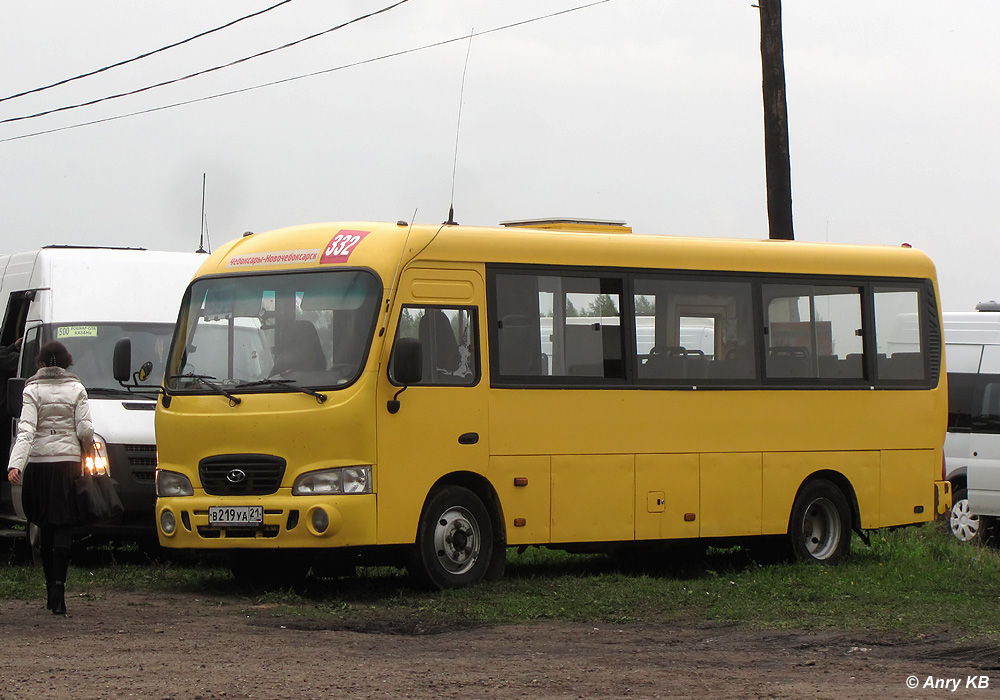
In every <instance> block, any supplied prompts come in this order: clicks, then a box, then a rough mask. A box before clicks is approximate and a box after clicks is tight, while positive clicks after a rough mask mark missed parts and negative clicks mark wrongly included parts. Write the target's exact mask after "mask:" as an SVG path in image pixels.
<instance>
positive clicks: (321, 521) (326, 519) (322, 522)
mask: <svg viewBox="0 0 1000 700" xmlns="http://www.w3.org/2000/svg"><path fill="white" fill-rule="evenodd" d="M312 526H313V529H314V530H316V532H318V533H320V534H322V533H324V532H326V529H327V528H328V527H330V516H329V515H327V514H326V511H325V510H323V509H322V508H315V509H314V510H313V512H312Z"/></svg>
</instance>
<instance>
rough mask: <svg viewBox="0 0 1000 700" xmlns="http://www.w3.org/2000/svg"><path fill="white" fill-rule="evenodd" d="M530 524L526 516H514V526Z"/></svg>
mask: <svg viewBox="0 0 1000 700" xmlns="http://www.w3.org/2000/svg"><path fill="white" fill-rule="evenodd" d="M527 524H528V521H527V520H525V519H524V518H514V527H524V526H525V525H527Z"/></svg>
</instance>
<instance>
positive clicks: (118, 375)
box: [111, 338, 132, 384]
mask: <svg viewBox="0 0 1000 700" xmlns="http://www.w3.org/2000/svg"><path fill="white" fill-rule="evenodd" d="M111 371H112V372H113V373H114V375H115V379H117V380H118V383H119V384H124V383H125V382H127V381H128V380H129V379H131V378H132V339H131V338H122V339H121V340H119V341H118V342H117V343H115V354H114V356H113V358H112V365H111Z"/></svg>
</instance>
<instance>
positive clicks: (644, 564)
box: [0, 523, 1000, 639]
mask: <svg viewBox="0 0 1000 700" xmlns="http://www.w3.org/2000/svg"><path fill="white" fill-rule="evenodd" d="M853 544H854V546H853V553H852V555H851V557H850V558H849V559H848V560H847V561H846V562H845V563H843V564H841V565H840V566H835V567H824V566H815V565H805V564H766V565H765V564H760V563H758V562H757V561H755V559H754V558H753V556H752V554H750V553H749V552H748V551H744V550H743V549H742V548H740V547H733V548H729V549H724V550H720V549H709V550H708V551H707V552H704V553H701V554H698V555H693V554H691V553H690V552H687V553H684V554H677V553H672V552H670V551H667V552H657V553H649V554H644V555H639V554H636V555H632V556H629V557H628V558H623V557H612V556H605V555H579V554H567V553H564V552H559V551H554V550H552V551H550V550H546V549H539V548H531V549H528V550H527V551H525V552H524V553H520V554H519V553H517V552H516V551H515V550H513V549H511V550H510V556H509V558H508V566H507V573H506V576H505V577H504V579H503V580H501V581H497V582H491V583H486V584H482V585H479V586H476V587H473V588H468V589H460V590H454V591H441V592H427V591H421V590H417V589H414V588H413V587H412V586H411V584H410V580H409V579H408V578H407V577H406V576H405V574H404V573H403V572H401V571H399V570H397V569H392V568H370V569H362V570H360V571H359V577H358V578H354V579H316V578H309V579H307V580H306V582H305V583H304V584H302V585H300V586H295V587H286V588H274V589H270V590H265V591H258V590H251V589H246V588H242V589H241V588H238V587H237V586H236V584H235V582H234V580H233V579H232V577H231V575H230V573H229V571H228V569H227V568H225V566H224V565H223V562H221V561H220V560H218V559H211V558H208V559H202V560H198V561H184V560H172V559H170V558H169V557H168V558H163V559H157V560H153V561H150V560H148V559H147V558H145V557H144V556H143V555H142V554H141V552H135V551H132V550H129V549H128V548H114V547H107V548H105V549H103V550H100V549H99V550H96V551H89V552H87V554H86V555H85V556H83V557H78V558H77V559H78V561H77V562H76V563H75V564H74V566H73V567H72V568H71V572H70V580H69V584H68V587H69V588H70V589H71V590H73V589H75V590H77V591H80V590H93V591H94V592H95V594H100V592H101V591H105V590H120V591H140V592H149V593H165V592H171V593H191V594H198V595H199V596H202V597H206V596H208V597H213V596H214V597H218V598H220V599H226V600H235V601H236V602H238V603H240V604H243V605H246V606H247V607H250V608H254V609H256V610H258V611H259V614H260V615H264V616H268V617H271V616H278V617H280V618H282V622H283V623H286V624H294V625H302V626H308V627H330V628H350V629H363V630H377V631H389V632H392V631H395V632H404V633H414V632H433V631H436V630H443V629H454V628H460V627H466V626H473V625H495V624H506V623H523V622H532V621H543V620H548V621H574V622H586V623H594V624H630V623H684V624H705V623H735V624H741V625H746V626H749V627H754V628H769V629H775V628H794V629H821V628H826V629H838V630H843V631H845V632H859V631H870V632H873V633H896V634H902V635H919V634H924V633H932V632H939V631H942V630H956V629H958V630H960V632H961V633H962V634H963V635H967V636H970V637H980V638H982V637H986V638H991V639H1000V623H998V618H997V616H996V614H995V611H996V609H997V606H998V604H1000V552H998V551H996V550H992V549H988V548H978V547H972V546H963V545H960V544H959V543H958V542H957V541H956V540H954V538H952V537H951V535H950V534H949V533H947V532H946V531H945V530H944V529H943V528H942V527H941V526H940V525H939V524H933V523H931V524H927V525H924V526H921V527H913V528H905V529H901V530H895V531H879V532H877V533H874V535H873V537H872V546H871V547H866V546H864V544H863V543H862V542H861V541H860V540H858V539H857V538H856V539H855V541H854V543H853ZM41 579H42V577H41V571H40V570H38V569H36V568H34V567H31V566H29V565H26V564H15V563H10V564H8V565H6V566H4V567H2V568H0V598H21V599H25V598H36V597H41V595H42V593H43V589H44V585H43V581H42V580H41Z"/></svg>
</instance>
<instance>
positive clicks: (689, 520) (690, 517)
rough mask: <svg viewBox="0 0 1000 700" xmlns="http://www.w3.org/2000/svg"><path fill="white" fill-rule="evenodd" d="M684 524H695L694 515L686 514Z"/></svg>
mask: <svg viewBox="0 0 1000 700" xmlns="http://www.w3.org/2000/svg"><path fill="white" fill-rule="evenodd" d="M684 522H686V523H693V522H694V513H685V514H684Z"/></svg>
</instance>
